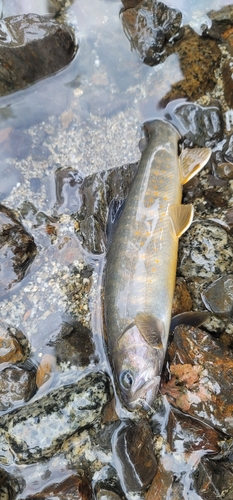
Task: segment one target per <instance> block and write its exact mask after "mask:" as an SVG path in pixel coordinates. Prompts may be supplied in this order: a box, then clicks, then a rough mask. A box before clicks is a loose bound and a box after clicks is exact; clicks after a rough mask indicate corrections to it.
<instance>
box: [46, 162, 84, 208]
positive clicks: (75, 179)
mask: <svg viewBox="0 0 233 500" xmlns="http://www.w3.org/2000/svg"><path fill="white" fill-rule="evenodd" d="M82 183H83V178H82V176H81V174H80V173H79V172H78V171H77V170H74V169H72V168H71V167H68V168H58V169H57V170H56V171H55V174H53V176H52V179H51V184H52V185H51V186H50V188H49V189H50V193H49V197H50V199H51V198H52V200H55V203H54V206H53V209H54V212H55V214H58V215H60V214H65V213H72V212H77V211H78V210H80V207H81V205H82V196H81V193H80V187H81V185H82Z"/></svg>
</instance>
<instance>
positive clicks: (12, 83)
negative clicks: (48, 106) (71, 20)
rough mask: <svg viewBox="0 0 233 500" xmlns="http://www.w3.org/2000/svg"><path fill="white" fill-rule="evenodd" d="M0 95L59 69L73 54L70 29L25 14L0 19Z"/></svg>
mask: <svg viewBox="0 0 233 500" xmlns="http://www.w3.org/2000/svg"><path fill="white" fill-rule="evenodd" d="M0 34H1V37H0V58H1V68H0V95H4V94H8V93H9V92H13V91H15V90H17V89H20V88H23V87H26V86H27V85H29V84H31V83H33V82H35V81H36V80H39V79H41V78H43V77H45V76H47V75H50V74H52V73H55V72H56V71H58V70H60V69H61V68H63V67H64V66H66V65H67V64H69V62H70V61H71V60H72V58H73V56H74V53H75V44H74V37H73V34H72V32H71V31H70V29H69V28H68V27H66V26H63V25H61V24H59V23H58V22H57V21H55V20H53V19H50V18H48V17H47V16H39V15H37V14H25V15H19V16H13V17H8V18H5V19H4V21H3V20H1V24H0Z"/></svg>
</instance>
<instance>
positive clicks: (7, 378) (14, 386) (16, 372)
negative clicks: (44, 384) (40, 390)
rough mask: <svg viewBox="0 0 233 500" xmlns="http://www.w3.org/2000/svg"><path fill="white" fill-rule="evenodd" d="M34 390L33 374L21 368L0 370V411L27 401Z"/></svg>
mask: <svg viewBox="0 0 233 500" xmlns="http://www.w3.org/2000/svg"><path fill="white" fill-rule="evenodd" d="M35 392H36V384H35V374H34V373H33V372H32V371H30V372H29V371H27V370H24V369H22V368H13V367H12V368H7V369H5V370H3V371H1V372H0V411H6V410H9V409H12V408H14V407H15V406H16V405H19V404H23V403H25V402H27V401H29V400H30V399H31V398H32V396H33V395H34V394H35Z"/></svg>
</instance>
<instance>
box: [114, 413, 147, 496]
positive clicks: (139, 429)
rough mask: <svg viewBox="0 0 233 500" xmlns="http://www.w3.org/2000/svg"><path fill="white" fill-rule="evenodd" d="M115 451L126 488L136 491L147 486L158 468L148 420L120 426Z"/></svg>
mask: <svg viewBox="0 0 233 500" xmlns="http://www.w3.org/2000/svg"><path fill="white" fill-rule="evenodd" d="M115 451H116V454H117V456H118V459H119V463H120V467H121V469H122V471H121V472H122V479H123V481H124V484H125V487H126V489H127V490H128V491H135V492H136V491H141V490H143V489H145V488H147V487H148V486H149V485H150V483H151V481H152V479H153V477H154V476H155V474H156V470H157V461H156V458H155V454H154V449H153V435H152V432H151V429H150V427H149V425H148V424H147V422H145V421H141V422H138V423H136V424H135V423H134V422H130V423H129V424H128V425H126V426H123V427H122V428H120V430H119V432H118V435H117V439H116V445H115ZM142 456H143V460H142Z"/></svg>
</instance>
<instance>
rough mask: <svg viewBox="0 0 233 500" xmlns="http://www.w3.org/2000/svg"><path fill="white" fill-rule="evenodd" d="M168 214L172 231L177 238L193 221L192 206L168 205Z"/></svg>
mask: <svg viewBox="0 0 233 500" xmlns="http://www.w3.org/2000/svg"><path fill="white" fill-rule="evenodd" d="M168 213H169V216H170V218H171V221H172V225H173V228H174V231H175V233H176V236H177V238H179V237H180V236H181V235H182V234H183V233H184V232H185V231H186V229H188V227H189V226H190V224H191V223H192V220H193V213H194V208H193V205H170V206H169V207H168Z"/></svg>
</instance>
